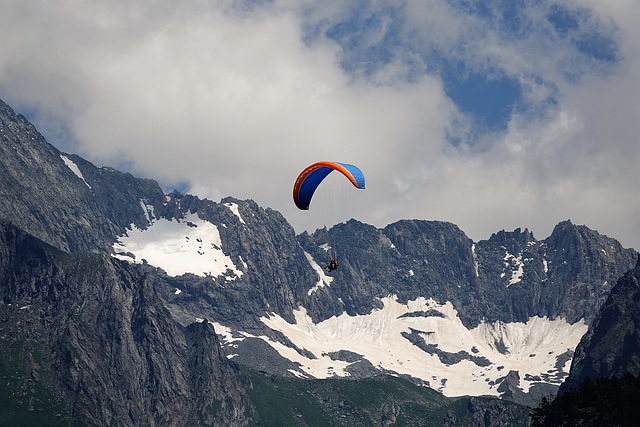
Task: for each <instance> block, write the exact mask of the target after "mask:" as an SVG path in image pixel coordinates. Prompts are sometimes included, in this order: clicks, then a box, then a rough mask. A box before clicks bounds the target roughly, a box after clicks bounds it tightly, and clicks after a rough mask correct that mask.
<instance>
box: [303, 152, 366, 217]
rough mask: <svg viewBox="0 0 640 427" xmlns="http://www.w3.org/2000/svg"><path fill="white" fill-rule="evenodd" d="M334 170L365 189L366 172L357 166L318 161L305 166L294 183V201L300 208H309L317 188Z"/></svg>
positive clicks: (357, 186)
mask: <svg viewBox="0 0 640 427" xmlns="http://www.w3.org/2000/svg"><path fill="white" fill-rule="evenodd" d="M334 170H335V171H338V172H340V173H341V174H343V175H344V176H345V177H347V179H349V181H351V183H352V184H353V186H354V187H356V188H359V189H364V174H363V173H362V171H361V170H360V169H359V168H358V167H357V166H354V165H350V164H347V163H338V162H317V163H314V164H312V165H311V166H308V167H307V168H305V169H304V170H303V171H302V172H301V173H300V175H298V179H296V182H295V184H294V185H293V201H294V202H295V204H296V206H297V207H298V209H302V210H308V209H309V204H310V203H311V198H312V197H313V193H314V192H315V191H316V188H318V186H319V185H320V183H321V182H322V180H323V179H325V178H326V177H327V175H329V174H330V173H331V172H333V171H334Z"/></svg>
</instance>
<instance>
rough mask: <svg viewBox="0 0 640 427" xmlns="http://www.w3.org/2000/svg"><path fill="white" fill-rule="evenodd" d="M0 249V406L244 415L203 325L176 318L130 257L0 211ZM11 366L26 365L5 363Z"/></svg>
mask: <svg viewBox="0 0 640 427" xmlns="http://www.w3.org/2000/svg"><path fill="white" fill-rule="evenodd" d="M0 260H1V264H0V300H1V303H0V318H2V331H1V332H2V335H1V340H2V346H1V347H2V349H3V350H2V352H3V353H4V354H3V358H2V362H0V369H1V370H3V371H4V374H5V376H8V375H11V382H13V384H12V385H11V389H10V390H9V389H4V390H3V391H2V393H3V394H4V396H3V400H4V405H5V407H7V408H9V409H8V410H9V417H11V414H13V416H14V417H17V419H19V416H20V415H21V414H25V413H26V414H29V413H31V415H33V413H35V414H39V415H42V416H53V417H54V418H53V419H56V420H59V421H60V422H61V423H62V424H64V421H65V420H68V419H73V420H75V421H76V422H78V421H79V422H85V423H87V424H101V425H109V424H110V423H116V424H117V425H131V426H137V425H199V424H216V425H243V424H246V423H247V422H248V417H250V416H251V405H250V403H249V400H248V397H247V395H246V389H247V388H248V384H247V383H245V382H243V381H245V380H243V379H242V378H243V377H242V376H241V375H239V372H238V370H237V369H236V368H235V367H234V366H233V365H232V364H230V362H228V360H227V359H226V357H224V355H223V354H222V352H221V350H220V345H219V342H218V338H217V336H216V334H215V332H214V330H213V327H212V326H211V325H210V324H208V323H207V322H203V323H198V324H193V325H190V326H189V327H187V328H184V327H182V326H181V325H179V324H178V323H176V322H175V321H174V320H173V319H172V318H171V316H170V315H169V312H168V311H167V310H166V309H165V307H164V306H163V304H162V301H161V300H160V299H159V298H158V296H157V294H156V291H155V289H154V288H153V284H152V283H151V281H150V280H149V279H148V276H147V275H146V274H145V273H143V272H141V271H140V268H138V267H137V266H132V265H129V264H128V263H126V262H121V261H118V260H115V259H113V258H111V257H109V256H106V255H99V254H68V253H65V252H62V251H59V250H57V249H55V248H53V247H50V246H49V245H47V244H45V243H43V242H41V241H39V240H37V239H35V238H34V237H32V236H30V235H27V234H25V233H23V232H21V231H19V230H18V229H17V228H16V227H14V226H13V225H11V224H9V223H7V222H4V221H3V222H0ZM19 372H26V373H27V374H26V375H12V374H14V373H19ZM6 399H8V400H6ZM42 403H44V410H43V409H41V408H43V406H42V405H41V404H42ZM43 411H44V412H43ZM8 419H11V418H8Z"/></svg>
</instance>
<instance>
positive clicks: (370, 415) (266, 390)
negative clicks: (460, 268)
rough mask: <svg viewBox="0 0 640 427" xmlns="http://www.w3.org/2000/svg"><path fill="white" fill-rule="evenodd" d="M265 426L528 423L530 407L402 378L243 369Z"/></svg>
mask: <svg viewBox="0 0 640 427" xmlns="http://www.w3.org/2000/svg"><path fill="white" fill-rule="evenodd" d="M245 372H246V373H247V375H249V377H250V379H251V382H252V384H253V388H252V390H250V395H251V399H252V401H253V403H254V405H255V406H256V409H257V412H258V415H257V416H258V419H257V420H256V424H257V425H261V426H276V425H277V426H300V425H308V426H340V425H348V426H387V425H394V426H442V425H447V424H448V425H487V424H485V423H486V422H489V424H488V425H528V423H529V420H528V417H529V409H528V408H526V407H524V406H520V405H517V404H515V403H511V402H504V401H501V400H498V399H494V398H459V399H452V398H447V397H445V396H443V395H442V394H440V393H438V392H437V391H435V390H432V389H430V388H426V387H419V386H417V385H415V384H413V383H411V382H409V381H406V380H403V379H401V378H397V377H393V376H388V375H381V376H378V377H373V378H367V379H360V380H349V379H344V378H332V379H325V380H308V379H298V378H284V377H279V376H274V375H270V374H265V373H261V372H256V371H253V370H250V369H248V368H245Z"/></svg>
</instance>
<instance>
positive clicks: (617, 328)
mask: <svg viewBox="0 0 640 427" xmlns="http://www.w3.org/2000/svg"><path fill="white" fill-rule="evenodd" d="M626 373H630V374H632V375H634V376H637V375H638V374H640V258H638V263H637V265H636V267H635V268H634V269H632V270H630V271H629V272H627V273H626V274H625V275H624V276H622V277H621V278H620V279H619V280H618V283H617V284H616V285H615V286H614V288H613V289H612V290H611V294H610V295H609V298H608V299H607V301H606V302H605V304H604V305H603V306H602V308H601V309H600V311H599V313H598V315H597V316H596V318H595V320H594V322H593V324H592V325H591V327H590V328H589V330H588V331H587V333H586V334H585V335H584V337H582V340H581V341H580V344H578V347H577V348H576V352H575V357H574V360H573V363H572V365H571V372H570V373H569V377H568V378H567V380H566V381H565V383H564V384H563V385H562V387H561V389H560V390H561V392H562V391H564V390H566V389H568V388H571V387H577V386H578V385H579V384H580V383H581V382H582V381H584V379H585V378H587V377H590V378H591V379H593V380H595V379H597V378H603V377H606V378H609V377H613V376H616V377H622V376H623V375H624V374H626Z"/></svg>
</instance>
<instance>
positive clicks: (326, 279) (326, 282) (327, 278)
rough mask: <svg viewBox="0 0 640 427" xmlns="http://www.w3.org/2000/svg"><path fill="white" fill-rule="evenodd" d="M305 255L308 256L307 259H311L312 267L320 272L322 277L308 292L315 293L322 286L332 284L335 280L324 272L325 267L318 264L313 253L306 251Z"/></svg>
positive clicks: (309, 293) (319, 274)
mask: <svg viewBox="0 0 640 427" xmlns="http://www.w3.org/2000/svg"><path fill="white" fill-rule="evenodd" d="M304 256H305V257H307V261H309V264H310V265H311V268H313V269H314V270H315V272H316V273H318V276H319V277H320V279H319V280H318V283H316V285H315V286H314V287H313V288H311V289H309V292H307V294H308V295H311V294H312V293H314V292H315V291H317V290H318V289H320V288H321V287H323V286H325V285H326V286H329V285H330V284H331V282H332V281H333V277H330V276H327V275H326V274H325V273H324V268H322V267H321V266H320V265H318V263H317V262H315V260H314V259H313V257H312V256H311V254H309V253H307V252H305V253H304Z"/></svg>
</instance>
